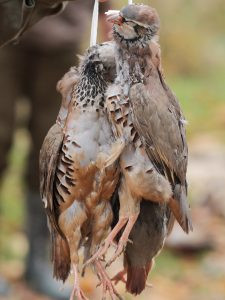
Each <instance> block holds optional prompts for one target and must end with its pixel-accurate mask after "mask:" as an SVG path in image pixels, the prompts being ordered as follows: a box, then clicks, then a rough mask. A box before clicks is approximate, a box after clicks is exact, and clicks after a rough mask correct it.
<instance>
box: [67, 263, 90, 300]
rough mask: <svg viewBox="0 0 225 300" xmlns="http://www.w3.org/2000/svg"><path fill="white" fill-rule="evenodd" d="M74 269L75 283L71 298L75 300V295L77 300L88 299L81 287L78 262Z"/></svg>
mask: <svg viewBox="0 0 225 300" xmlns="http://www.w3.org/2000/svg"><path fill="white" fill-rule="evenodd" d="M73 271H74V285H73V290H72V293H71V295H70V300H74V297H75V296H76V299H77V300H88V298H86V297H85V295H84V292H83V291H82V290H81V288H80V283H79V276H78V271H77V265H76V264H73Z"/></svg>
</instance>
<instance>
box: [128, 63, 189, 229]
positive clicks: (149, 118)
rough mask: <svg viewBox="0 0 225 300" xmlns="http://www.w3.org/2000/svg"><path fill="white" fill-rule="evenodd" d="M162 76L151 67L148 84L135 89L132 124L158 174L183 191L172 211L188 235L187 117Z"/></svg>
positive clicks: (133, 88) (136, 85)
mask: <svg viewBox="0 0 225 300" xmlns="http://www.w3.org/2000/svg"><path fill="white" fill-rule="evenodd" d="M159 75H161V73H160V71H159V69H156V68H154V67H152V69H151V72H150V73H149V74H148V78H147V80H146V83H145V84H143V83H138V84H135V85H134V86H132V88H131V90H130V94H129V97H130V101H131V106H132V113H133V122H134V126H135V128H136V130H137V132H138V133H139V135H140V137H141V139H142V141H143V143H144V145H145V149H146V152H147V155H148V156H149V158H150V160H151V161H152V163H153V164H154V166H155V167H156V169H157V170H158V172H160V173H161V174H162V175H164V176H166V177H167V179H168V180H169V182H170V183H171V185H172V187H173V189H174V190H175V188H176V190H180V192H179V193H178V192H176V193H174V198H175V201H173V202H171V209H172V210H173V212H174V215H175V217H176V219H177V220H178V222H179V223H180V225H181V226H182V228H183V229H184V230H185V231H186V232H188V231H189V230H191V229H192V225H191V218H190V215H189V208H188V205H187V200H186V196H187V189H186V186H187V184H186V171H187V160H188V147H187V143H186V137H185V127H184V123H183V120H184V117H183V114H182V112H181V109H180V106H179V103H178V102H177V100H176V98H175V96H174V95H173V93H172V92H171V91H170V89H169V87H168V86H167V85H166V84H165V82H164V80H163V77H162V76H159ZM178 187H179V188H178ZM181 195H182V196H181Z"/></svg>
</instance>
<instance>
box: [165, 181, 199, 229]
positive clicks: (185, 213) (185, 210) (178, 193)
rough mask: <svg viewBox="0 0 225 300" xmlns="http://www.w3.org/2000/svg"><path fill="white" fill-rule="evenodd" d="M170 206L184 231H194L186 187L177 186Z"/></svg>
mask: <svg viewBox="0 0 225 300" xmlns="http://www.w3.org/2000/svg"><path fill="white" fill-rule="evenodd" d="M168 205H169V207H170V209H171V210H172V212H173V214H174V216H175V218H176V220H177V222H178V223H179V224H180V226H181V227H182V228H183V230H184V231H185V232H186V233H189V231H192V230H193V226H192V220H191V215H190V209H189V207H188V203H187V196H186V192H185V187H184V186H182V185H179V184H177V185H176V186H175V189H174V197H173V198H171V199H170V201H169V203H168Z"/></svg>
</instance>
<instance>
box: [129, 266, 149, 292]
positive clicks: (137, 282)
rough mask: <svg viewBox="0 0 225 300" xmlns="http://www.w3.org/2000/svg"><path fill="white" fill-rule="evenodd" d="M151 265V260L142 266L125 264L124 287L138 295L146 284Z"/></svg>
mask: <svg viewBox="0 0 225 300" xmlns="http://www.w3.org/2000/svg"><path fill="white" fill-rule="evenodd" d="M151 267H152V261H151V262H150V263H148V264H146V265H145V266H144V267H134V266H131V265H129V264H128V266H127V283H126V289H127V291H128V292H129V293H131V294H133V295H139V294H140V293H141V292H142V291H143V290H144V289H145V286H146V281H147V278H148V273H149V271H150V269H151Z"/></svg>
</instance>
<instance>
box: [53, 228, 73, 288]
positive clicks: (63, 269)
mask: <svg viewBox="0 0 225 300" xmlns="http://www.w3.org/2000/svg"><path fill="white" fill-rule="evenodd" d="M52 261H53V276H54V277H55V278H56V279H57V280H62V281H63V282H65V281H66V279H67V278H68V276H69V273H70V264H71V260H70V249H69V245H68V242H67V240H66V239H65V238H63V237H62V236H61V235H60V234H59V233H58V232H56V230H54V232H52Z"/></svg>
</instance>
